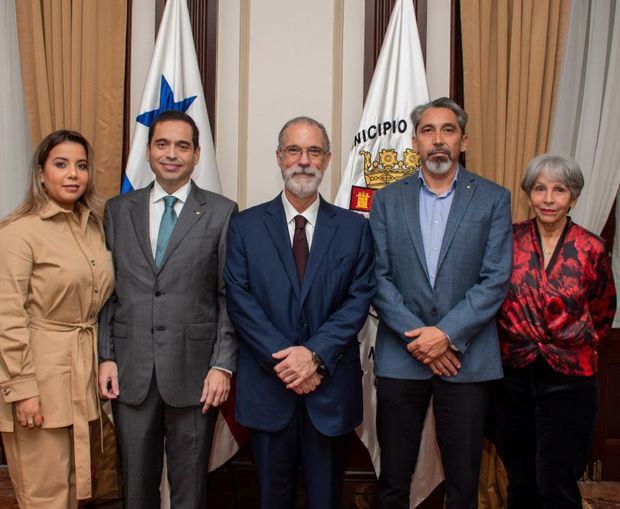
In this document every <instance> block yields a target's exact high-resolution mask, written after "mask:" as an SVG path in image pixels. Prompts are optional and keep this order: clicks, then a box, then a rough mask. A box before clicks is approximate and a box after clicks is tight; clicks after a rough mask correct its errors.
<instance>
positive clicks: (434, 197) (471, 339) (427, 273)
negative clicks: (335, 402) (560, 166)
mask: <svg viewBox="0 0 620 509" xmlns="http://www.w3.org/2000/svg"><path fill="white" fill-rule="evenodd" d="M412 122H413V126H414V129H415V133H414V138H413V147H414V149H415V150H416V151H417V152H418V153H419V154H420V157H421V161H422V165H421V171H420V173H419V174H417V175H414V176H412V177H409V178H407V179H404V180H401V181H399V182H397V183H395V184H392V185H390V186H387V187H386V188H384V189H382V190H381V191H379V192H377V193H376V194H375V196H374V198H373V203H372V210H371V214H370V224H371V228H372V232H373V236H374V239H375V250H376V274H377V293H376V296H375V301H374V305H375V307H376V309H377V311H378V313H379V317H380V322H379V328H378V331H377V341H376V364H375V373H376V375H377V432H378V439H379V445H380V446H381V475H380V479H379V507H380V508H382V509H385V508H402V509H405V508H409V488H410V483H411V475H412V473H413V470H414V468H415V464H416V460H417V456H418V452H419V446H420V435H421V432H422V426H423V422H424V417H425V415H426V411H427V408H428V405H429V401H430V398H431V396H433V409H434V413H435V421H436V431H437V440H438V443H439V448H440V450H441V458H442V462H443V466H444V473H445V476H446V495H447V497H446V507H447V508H448V509H470V508H471V509H474V508H476V507H477V486H478V473H479V469H480V457H481V452H482V435H483V426H484V420H485V415H486V409H487V401H488V394H489V381H490V380H493V379H497V378H501V377H502V367H501V359H500V353H499V346H498V338H497V330H496V327H495V321H494V316H495V313H496V312H497V310H498V308H499V306H500V305H501V303H502V301H503V300H504V297H505V294H506V290H507V285H508V279H509V277H510V271H511V265H512V228H511V220H510V194H509V192H508V190H506V189H504V188H502V187H500V186H498V185H496V184H494V183H492V182H490V181H488V180H486V179H483V178H481V177H479V176H477V175H475V174H473V173H470V172H468V171H467V170H465V168H463V167H462V166H460V165H459V164H458V158H459V155H460V153H461V152H464V151H465V149H466V147H467V136H466V135H465V126H466V124H467V114H466V113H465V112H464V111H463V110H462V109H461V108H460V106H458V105H457V104H456V103H455V102H454V101H452V100H451V99H448V98H441V99H436V100H434V101H431V102H429V103H427V104H424V105H421V106H418V107H417V108H416V109H415V110H414V111H413V113H412Z"/></svg>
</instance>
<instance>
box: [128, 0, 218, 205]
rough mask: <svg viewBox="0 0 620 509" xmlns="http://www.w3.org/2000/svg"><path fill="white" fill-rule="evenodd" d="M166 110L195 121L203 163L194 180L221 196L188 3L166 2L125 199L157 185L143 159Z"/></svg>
mask: <svg viewBox="0 0 620 509" xmlns="http://www.w3.org/2000/svg"><path fill="white" fill-rule="evenodd" d="M165 110H178V111H183V112H185V113H187V114H188V115H190V116H191V117H192V118H193V119H194V121H195V122H196V125H198V129H199V131H200V161H199V163H198V164H197V165H196V167H195V168H194V173H193V175H192V178H193V179H194V181H195V182H196V184H198V186H199V187H202V188H203V189H208V190H209V191H215V192H220V190H221V184H220V175H219V172H218V169H217V162H216V160H215V149H214V147H213V137H212V135H211V126H210V125H209V117H208V115H207V104H206V102H205V97H204V92H203V89H202V81H201V79H200V71H199V69H198V60H197V58H196V48H195V46H194V37H193V36H192V27H191V24H190V19H189V11H188V9H187V2H186V0H168V2H166V8H165V9H164V13H163V16H162V19H161V24H160V26H159V32H158V33H157V39H156V41H155V49H154V50H153V57H152V59H151V65H150V67H149V72H148V75H147V78H146V83H145V85H144V92H143V93H142V101H141V102H140V114H139V115H138V116H137V117H136V123H135V127H134V131H133V139H132V142H131V150H130V152H129V158H128V159H127V167H126V168H125V175H124V177H123V182H122V185H121V192H122V193H126V192H129V191H132V190H133V189H139V188H141V187H145V186H146V185H148V184H149V183H150V182H151V181H152V180H153V178H154V176H153V172H152V171H151V170H150V168H149V165H148V162H147V160H146V156H145V154H146V145H147V139H148V131H149V127H150V125H151V123H152V122H153V121H154V120H155V119H156V118H157V116H158V115H159V113H161V112H162V111H165Z"/></svg>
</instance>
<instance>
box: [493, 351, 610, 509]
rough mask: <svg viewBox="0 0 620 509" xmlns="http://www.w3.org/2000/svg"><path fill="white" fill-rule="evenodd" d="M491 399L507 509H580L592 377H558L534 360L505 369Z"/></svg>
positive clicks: (593, 398) (592, 407)
mask: <svg viewBox="0 0 620 509" xmlns="http://www.w3.org/2000/svg"><path fill="white" fill-rule="evenodd" d="M504 376H505V378H504V379H503V380H501V381H498V383H497V391H494V392H495V395H494V401H495V405H496V407H497V417H498V429H497V432H498V440H497V445H498V451H499V453H500V455H501V458H502V460H503V461H504V465H505V466H506V470H507V472H508V481H509V486H508V507H509V508H510V509H519V508H523V509H537V508H545V509H554V508H575V509H577V508H579V509H580V508H581V494H580V492H579V487H578V485H577V480H578V479H579V478H580V477H581V476H582V475H583V472H584V469H585V467H586V464H587V460H588V454H589V452H590V446H591V443H592V432H593V429H594V423H595V420H596V409H597V399H598V383H597V379H596V376H590V377H580V376H569V375H563V374H561V373H557V372H555V371H553V369H551V367H549V365H548V364H547V362H546V361H545V360H544V359H542V358H541V357H538V358H537V359H536V361H534V362H533V363H532V364H530V365H529V366H526V367H525V368H522V369H515V368H510V367H507V368H504Z"/></svg>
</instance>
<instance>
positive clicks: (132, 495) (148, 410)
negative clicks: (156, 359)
mask: <svg viewBox="0 0 620 509" xmlns="http://www.w3.org/2000/svg"><path fill="white" fill-rule="evenodd" d="M112 411H113V413H114V425H115V428H116V435H117V437H118V447H119V452H120V456H121V467H122V473H123V505H124V507H125V508H127V509H129V508H130V509H153V508H157V507H159V506H160V494H159V485H160V482H161V473H162V468H163V454H164V425H163V401H162V399H161V396H160V394H159V390H158V389H157V384H156V382H155V377H154V376H153V379H152V380H151V386H150V387H149V392H148V394H147V396H146V398H145V399H144V401H143V402H142V403H140V404H139V405H135V406H134V405H125V404H123V403H119V402H118V401H113V402H112Z"/></svg>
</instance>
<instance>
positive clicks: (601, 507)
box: [0, 467, 620, 509]
mask: <svg viewBox="0 0 620 509" xmlns="http://www.w3.org/2000/svg"><path fill="white" fill-rule="evenodd" d="M581 491H582V493H583V496H584V499H585V500H584V509H620V483H618V482H616V483H611V482H598V483H596V482H587V483H582V484H581ZM80 507H84V508H95V507H96V508H97V509H121V503H120V502H118V501H110V502H107V503H102V504H96V505H93V504H86V505H83V506H80ZM369 507H372V506H369ZM0 509H18V507H17V503H16V502H15V497H14V496H13V490H12V488H11V482H10V479H9V476H8V472H7V470H6V467H1V468H0ZM241 509H253V507H252V508H251V507H249V506H248V507H243V508H241ZM345 509H350V507H347V508H345Z"/></svg>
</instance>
